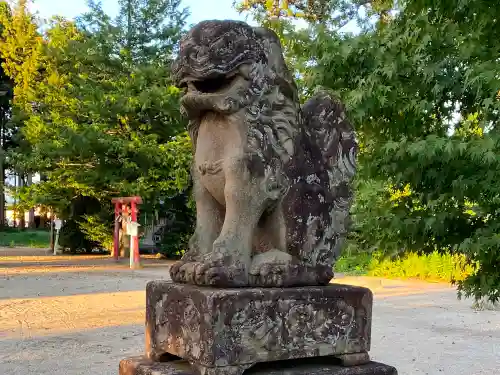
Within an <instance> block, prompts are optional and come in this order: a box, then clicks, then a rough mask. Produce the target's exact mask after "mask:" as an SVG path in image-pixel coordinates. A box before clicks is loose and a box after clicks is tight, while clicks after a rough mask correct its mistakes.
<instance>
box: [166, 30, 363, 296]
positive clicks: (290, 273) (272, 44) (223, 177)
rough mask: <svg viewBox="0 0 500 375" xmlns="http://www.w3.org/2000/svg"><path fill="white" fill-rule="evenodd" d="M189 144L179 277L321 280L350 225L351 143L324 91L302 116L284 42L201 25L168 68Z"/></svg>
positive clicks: (225, 281) (193, 280) (213, 281)
mask: <svg viewBox="0 0 500 375" xmlns="http://www.w3.org/2000/svg"><path fill="white" fill-rule="evenodd" d="M173 75H174V79H175V82H176V84H177V85H178V86H179V87H181V88H183V89H185V95H184V96H183V98H182V101H181V107H182V108H181V109H182V111H183V112H184V113H185V115H186V116H187V117H188V119H189V128H188V130H189V132H190V134H191V139H192V142H193V148H194V164H193V173H192V175H193V180H194V186H195V189H194V190H195V200H196V208H197V219H196V229H195V233H194V234H193V237H192V238H191V241H190V245H189V251H187V252H186V254H185V256H184V257H183V258H182V260H181V261H180V262H178V263H177V264H176V265H174V266H173V267H172V268H171V271H170V274H171V277H172V279H173V280H174V281H176V282H180V283H189V284H197V285H211V286H218V287H243V286H262V287H287V286H305V285H327V284H328V283H329V281H330V280H331V278H332V277H333V271H332V267H333V265H334V263H335V260H336V259H337V257H338V256H339V254H340V251H341V247H342V244H343V241H344V238H345V236H346V233H347V229H348V221H349V208H350V206H351V198H352V189H351V181H352V179H353V176H354V174H355V169H356V152H357V143H356V140H355V134H354V130H353V128H352V126H351V124H350V123H349V121H348V119H347V118H346V114H345V110H344V106H343V105H342V103H340V102H339V101H338V100H337V99H336V98H334V97H332V96H331V95H329V94H327V93H326V92H321V93H318V94H317V95H316V96H315V97H313V98H312V99H310V100H309V101H308V102H307V103H306V104H305V105H304V106H303V108H302V109H301V108H300V104H299V100H298V95H297V88H296V85H295V82H294V80H293V77H292V74H291V73H290V71H289V69H288V68H287V66H286V64H285V61H284V58H283V54H282V49H281V45H280V42H279V38H278V37H277V35H276V34H275V33H274V32H272V31H271V30H268V29H264V28H253V27H251V26H249V25H247V24H246V23H243V22H239V21H204V22H201V23H199V24H198V25H196V26H195V27H194V28H193V29H192V30H191V31H190V32H189V33H188V34H187V36H186V37H185V38H184V39H183V40H182V41H181V44H180V51H179V56H178V59H177V61H176V62H175V64H174V67H173Z"/></svg>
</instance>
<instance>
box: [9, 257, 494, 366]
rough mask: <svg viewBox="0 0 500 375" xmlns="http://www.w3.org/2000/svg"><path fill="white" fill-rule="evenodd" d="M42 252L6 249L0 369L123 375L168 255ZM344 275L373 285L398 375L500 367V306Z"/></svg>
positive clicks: (385, 351)
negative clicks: (141, 261) (117, 259)
mask: <svg viewBox="0 0 500 375" xmlns="http://www.w3.org/2000/svg"><path fill="white" fill-rule="evenodd" d="M12 255H17V254H12ZM37 255H39V256H31V257H26V256H2V255H0V374H1V375H26V374H37V375H38V374H39V375H77V374H78V375H80V374H82V375H93V374H96V375H116V374H117V373H118V363H119V361H120V360H121V359H122V358H124V357H126V356H129V355H136V354H138V353H141V352H142V350H143V346H144V345H143V344H144V336H143V331H144V302H145V293H144V288H145V286H146V283H147V282H148V281H149V280H152V279H166V278H168V276H167V275H168V264H165V263H164V262H160V261H155V260H153V259H149V260H147V261H146V264H145V267H144V268H143V269H140V270H135V271H132V270H129V269H128V268H127V265H126V263H123V264H118V265H117V264H115V263H114V262H113V261H112V260H110V259H106V258H102V257H96V256H90V257H83V258H78V261H75V258H71V257H63V256H58V257H54V256H42V255H40V254H37ZM337 282H340V283H345V284H356V285H364V286H367V287H369V288H371V289H372V290H373V292H374V295H375V306H374V312H373V314H374V318H373V329H372V350H371V352H370V353H371V356H372V358H373V359H374V360H376V361H381V362H385V363H387V364H391V365H393V366H396V367H397V368H398V370H399V374H400V375H419V374H432V375H434V374H440V375H494V374H498V373H500V312H498V311H488V310H485V311H474V310H473V309H472V308H471V301H458V300H457V298H456V291H455V290H454V289H453V288H451V287H449V286H447V285H443V284H429V283H422V282H402V281H393V280H384V279H378V278H363V277H345V278H339V279H338V280H337Z"/></svg>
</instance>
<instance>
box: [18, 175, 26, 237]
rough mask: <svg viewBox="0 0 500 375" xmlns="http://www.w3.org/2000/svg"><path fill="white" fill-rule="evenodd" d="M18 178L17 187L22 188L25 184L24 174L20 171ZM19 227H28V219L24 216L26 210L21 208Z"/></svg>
mask: <svg viewBox="0 0 500 375" xmlns="http://www.w3.org/2000/svg"><path fill="white" fill-rule="evenodd" d="M17 178H18V180H17V181H18V182H17V187H19V188H22V187H23V186H24V182H23V176H22V174H21V173H19V175H18V176H17ZM19 228H21V230H25V229H26V219H25V218H24V210H21V209H20V210H19Z"/></svg>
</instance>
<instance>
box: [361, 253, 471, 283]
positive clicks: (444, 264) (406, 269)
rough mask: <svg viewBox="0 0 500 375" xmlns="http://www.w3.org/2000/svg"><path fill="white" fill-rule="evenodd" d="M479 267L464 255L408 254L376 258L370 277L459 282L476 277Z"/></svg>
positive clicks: (370, 270)
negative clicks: (393, 257) (470, 262)
mask: <svg viewBox="0 0 500 375" xmlns="http://www.w3.org/2000/svg"><path fill="white" fill-rule="evenodd" d="M476 271H477V267H475V266H473V265H471V264H469V262H468V260H467V258H466V257H465V256H464V255H463V254H446V253H445V254H442V253H439V252H437V251H434V252H432V253H430V254H417V253H408V254H406V255H405V256H403V257H397V258H395V259H387V258H383V259H381V258H377V257H374V258H373V259H372V262H371V263H370V266H369V271H368V275H369V276H378V277H387V278H407V279H422V280H427V281H443V282H457V281H463V280H465V279H467V278H468V277H471V276H472V275H475V274H476Z"/></svg>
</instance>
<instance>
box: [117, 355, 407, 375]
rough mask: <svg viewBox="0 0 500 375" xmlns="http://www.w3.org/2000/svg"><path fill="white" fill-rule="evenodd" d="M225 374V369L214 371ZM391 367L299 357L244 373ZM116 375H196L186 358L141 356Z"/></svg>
mask: <svg viewBox="0 0 500 375" xmlns="http://www.w3.org/2000/svg"><path fill="white" fill-rule="evenodd" d="M214 374H217V375H225V374H226V372H224V371H220V372H217V373H214ZM397 374H398V372H397V370H396V369H395V368H394V367H392V366H387V365H384V364H382V363H377V362H369V363H366V364H364V365H358V366H352V367H343V366H341V365H339V364H338V363H337V362H336V360H335V358H328V357H325V358H314V359H299V360H292V361H283V362H272V363H267V364H262V365H258V366H255V367H253V368H251V369H249V370H247V371H245V373H244V375H397ZM119 375H200V373H199V372H197V371H196V370H195V369H193V368H192V367H191V366H190V365H189V363H188V362H186V361H173V362H152V361H150V360H148V359H147V358H145V357H134V358H128V359H124V360H123V361H121V362H120V374H119Z"/></svg>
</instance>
